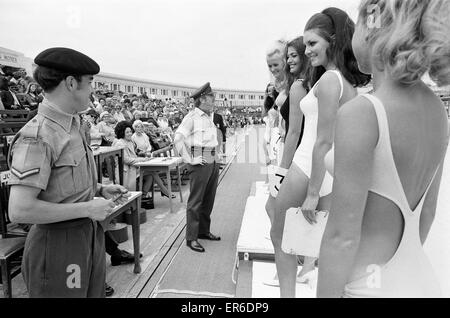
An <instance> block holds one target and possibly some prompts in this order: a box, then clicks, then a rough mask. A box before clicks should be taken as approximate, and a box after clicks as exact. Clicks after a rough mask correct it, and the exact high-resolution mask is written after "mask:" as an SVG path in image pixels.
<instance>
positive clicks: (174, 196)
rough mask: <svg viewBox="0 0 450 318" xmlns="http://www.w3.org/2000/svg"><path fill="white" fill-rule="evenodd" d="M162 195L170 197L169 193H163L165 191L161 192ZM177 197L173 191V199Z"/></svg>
mask: <svg viewBox="0 0 450 318" xmlns="http://www.w3.org/2000/svg"><path fill="white" fill-rule="evenodd" d="M161 196H162V197H167V198H168V197H169V195H168V194H165V193H163V192H161ZM176 197H177V196H176V195H175V194H173V193H172V199H175V198H176Z"/></svg>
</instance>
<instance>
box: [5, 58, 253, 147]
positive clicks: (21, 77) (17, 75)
mask: <svg viewBox="0 0 450 318" xmlns="http://www.w3.org/2000/svg"><path fill="white" fill-rule="evenodd" d="M0 97H1V98H0V110H1V109H6V110H29V111H34V112H37V108H38V106H39V104H40V103H41V102H42V100H43V99H44V95H43V91H42V88H41V87H40V86H39V85H38V84H37V83H36V82H35V81H34V79H33V78H32V77H31V76H29V75H28V74H27V73H26V71H25V70H17V69H11V68H9V67H2V66H1V65H0ZM186 104H187V103H182V102H180V101H175V100H172V99H171V98H166V99H165V100H162V99H155V98H153V99H151V98H149V97H148V96H147V95H146V94H145V93H144V94H142V95H136V94H126V93H125V94H123V93H122V92H118V91H103V90H97V91H96V92H95V93H93V94H92V95H91V103H90V106H89V109H88V110H87V111H86V112H84V114H82V118H84V119H85V122H86V125H87V126H89V128H90V133H91V138H90V140H91V146H94V147H96V146H110V145H112V143H113V142H114V139H115V134H114V129H115V127H116V125H117V123H119V122H121V121H129V122H130V123H131V124H133V123H134V122H135V121H136V120H139V121H141V122H142V125H143V131H144V133H145V134H146V135H147V136H148V138H149V141H150V144H151V147H152V149H153V150H159V149H161V148H164V147H167V146H168V145H170V144H171V142H172V141H173V137H174V132H175V131H176V129H177V128H178V126H179V125H180V124H181V122H182V120H183V118H184V116H186V114H187V113H188V112H189V111H190V110H192V109H193V102H192V101H191V102H189V104H188V105H186ZM224 120H225V125H226V126H227V127H230V128H231V127H234V128H237V127H245V126H246V125H248V124H253V123H258V119H256V118H248V117H245V116H244V115H239V114H232V113H230V112H228V114H225V116H224Z"/></svg>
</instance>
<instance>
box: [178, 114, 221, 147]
mask: <svg viewBox="0 0 450 318" xmlns="http://www.w3.org/2000/svg"><path fill="white" fill-rule="evenodd" d="M176 132H177V133H180V134H182V135H183V136H184V137H185V140H184V142H185V144H186V146H188V147H211V148H214V147H217V145H218V142H217V128H216V125H214V123H213V121H212V120H211V117H209V116H208V115H207V114H206V113H205V112H203V111H202V110H201V109H199V108H197V107H196V108H195V109H194V110H193V111H191V112H190V113H188V114H187V115H186V117H184V119H183V121H182V122H181V124H180V126H179V127H178V128H177V131H176Z"/></svg>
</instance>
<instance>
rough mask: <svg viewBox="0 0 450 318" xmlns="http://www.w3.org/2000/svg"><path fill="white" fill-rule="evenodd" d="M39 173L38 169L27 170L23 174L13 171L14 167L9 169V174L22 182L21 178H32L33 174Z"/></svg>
mask: <svg viewBox="0 0 450 318" xmlns="http://www.w3.org/2000/svg"><path fill="white" fill-rule="evenodd" d="M39 171H41V169H40V168H35V169H31V170H27V171H24V172H21V171H19V170H17V169H15V168H14V167H13V168H11V173H12V174H14V175H15V176H16V177H17V178H19V179H20V180H22V179H23V178H26V177H28V176H32V175H33V174H36V173H39Z"/></svg>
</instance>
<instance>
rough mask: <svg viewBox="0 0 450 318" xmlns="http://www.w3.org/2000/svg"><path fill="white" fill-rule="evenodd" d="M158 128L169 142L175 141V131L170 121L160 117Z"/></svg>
mask: <svg viewBox="0 0 450 318" xmlns="http://www.w3.org/2000/svg"><path fill="white" fill-rule="evenodd" d="M158 126H159V129H160V132H161V135H162V136H165V137H167V138H168V140H169V142H172V141H173V131H172V128H170V126H169V120H168V119H167V117H165V116H160V117H159V118H158Z"/></svg>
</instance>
